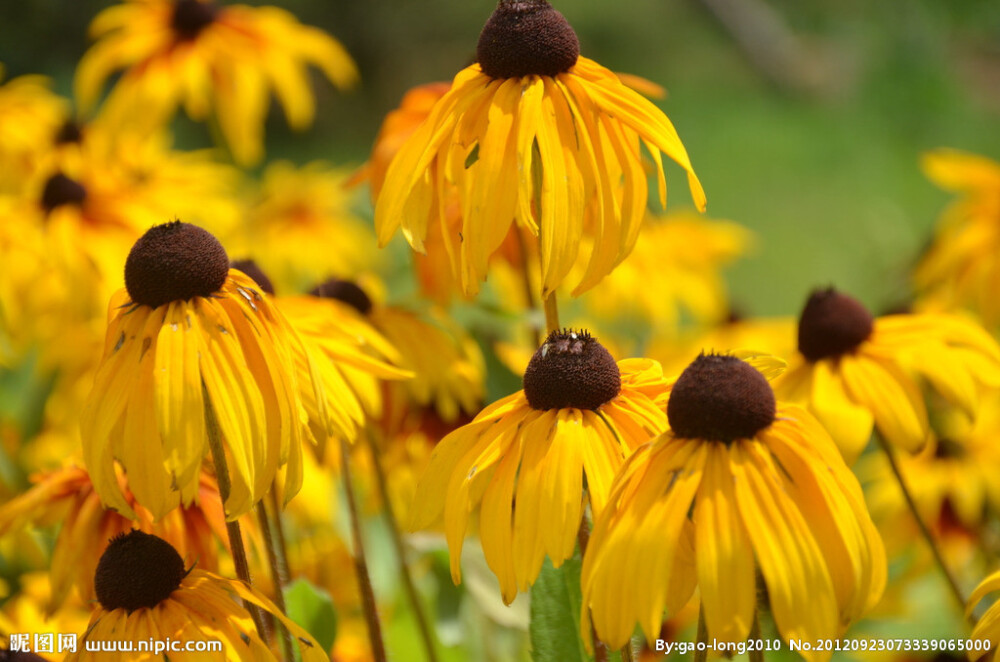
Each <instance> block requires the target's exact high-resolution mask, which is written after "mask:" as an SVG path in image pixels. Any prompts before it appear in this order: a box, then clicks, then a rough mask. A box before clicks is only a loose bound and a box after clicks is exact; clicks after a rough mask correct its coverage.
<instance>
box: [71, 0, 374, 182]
mask: <svg viewBox="0 0 1000 662" xmlns="http://www.w3.org/2000/svg"><path fill="white" fill-rule="evenodd" d="M90 36H91V37H93V38H95V39H98V41H97V43H96V44H95V45H94V46H93V47H91V49H90V50H88V51H87V53H86V54H84V56H83V58H82V59H81V60H80V65H79V68H78V69H77V72H76V81H75V89H76V96H77V99H78V100H79V103H80V108H81V111H82V112H84V113H86V112H89V111H90V110H91V109H92V108H93V107H94V105H95V103H96V102H97V100H98V98H99V97H100V93H101V90H102V88H103V86H104V82H105V81H106V80H107V78H108V77H109V76H110V75H112V74H113V73H115V72H116V71H120V70H124V73H123V74H122V77H121V78H120V79H119V80H118V82H117V83H116V84H115V87H114V89H113V90H112V92H111V94H110V95H109V97H108V99H107V101H106V106H105V108H104V110H103V112H104V114H105V115H106V116H107V118H108V120H109V121H110V122H112V123H115V124H118V123H125V124H128V123H136V122H142V123H145V124H147V125H153V126H158V125H162V124H163V123H164V122H166V121H169V120H170V118H171V117H172V116H173V114H174V112H175V111H176V110H177V107H178V106H180V105H183V106H184V110H185V111H186V112H187V114H188V116H190V117H191V118H192V119H194V120H198V121H201V120H205V119H207V118H208V117H209V116H210V115H212V116H213V117H214V118H215V119H216V120H217V121H218V125H219V128H220V129H221V131H222V135H223V137H224V138H225V140H226V143H227V144H228V146H229V148H230V150H231V151H232V154H233V156H234V158H235V159H236V161H237V162H239V163H241V164H244V165H249V164H254V163H256V162H258V161H260V159H261V157H262V156H263V132H264V119H265V117H266V116H267V111H268V107H269V101H270V100H269V93H270V91H271V90H272V89H273V91H274V93H275V95H276V96H277V98H278V100H279V101H280V102H281V106H282V108H283V109H284V112H285V117H286V118H287V120H288V123H289V125H290V126H291V127H292V128H293V129H296V130H301V129H304V128H306V127H308V126H309V125H310V124H312V121H313V116H314V114H315V103H314V100H313V93H312V90H311V89H310V83H309V77H308V75H307V70H306V65H309V64H311V65H314V66H316V67H318V68H319V69H320V70H321V71H322V72H323V73H324V74H325V75H326V77H327V78H328V79H330V81H332V82H333V83H335V84H336V85H338V86H339V87H349V86H351V85H353V84H354V83H355V82H356V80H357V77H358V73H357V69H356V68H355V65H354V62H353V61H352V60H351V58H350V56H349V55H348V54H347V52H346V51H345V50H344V48H343V46H341V45H340V43H338V42H337V41H336V40H334V39H333V38H331V37H330V36H329V35H327V34H326V33H324V32H323V31H322V30H319V29H317V28H312V27H308V26H305V25H302V24H301V23H299V21H298V20H297V19H296V18H295V17H294V16H293V15H292V14H290V13H289V12H287V11H285V10H283V9H279V8H277V7H248V6H245V5H231V6H220V5H216V4H215V3H214V2H211V1H210V0H205V1H201V0H126V1H125V2H124V3H122V4H119V5H115V6H113V7H109V8H107V9H105V10H104V11H102V12H101V13H100V14H98V15H97V16H96V17H95V18H94V20H93V22H92V23H91V25H90Z"/></svg>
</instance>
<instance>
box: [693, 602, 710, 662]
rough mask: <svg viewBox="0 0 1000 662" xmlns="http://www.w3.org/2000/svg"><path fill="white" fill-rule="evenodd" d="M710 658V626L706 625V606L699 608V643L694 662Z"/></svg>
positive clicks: (701, 661)
mask: <svg viewBox="0 0 1000 662" xmlns="http://www.w3.org/2000/svg"><path fill="white" fill-rule="evenodd" d="M707 659H708V627H707V626H706V625H705V606H704V605H702V606H701V607H699V608H698V645H696V646H695V648H694V662H705V661H706V660H707Z"/></svg>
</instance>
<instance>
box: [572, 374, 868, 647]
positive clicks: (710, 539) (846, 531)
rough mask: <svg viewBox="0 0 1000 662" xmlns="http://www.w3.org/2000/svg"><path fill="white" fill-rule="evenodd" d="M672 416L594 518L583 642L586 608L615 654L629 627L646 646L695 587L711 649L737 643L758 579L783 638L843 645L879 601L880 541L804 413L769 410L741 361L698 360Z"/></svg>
mask: <svg viewBox="0 0 1000 662" xmlns="http://www.w3.org/2000/svg"><path fill="white" fill-rule="evenodd" d="M667 417H668V419H669V423H670V428H671V430H670V431H669V432H667V433H665V434H663V435H662V436H661V437H659V438H658V439H657V440H656V441H654V442H653V443H651V444H647V445H645V446H643V447H642V448H640V449H639V450H637V451H636V452H635V453H634V454H633V455H632V456H631V457H630V458H629V459H628V461H627V462H626V463H625V465H624V466H623V467H622V468H621V470H620V471H619V472H618V475H617V476H616V478H615V482H614V484H613V485H612V486H611V489H610V495H609V498H608V507H607V509H606V510H605V511H604V513H603V514H600V515H598V516H597V518H596V519H597V521H596V525H595V527H594V532H593V535H592V536H591V538H590V544H589V545H588V547H587V551H586V554H585V556H584V561H583V571H582V573H583V574H582V582H583V605H584V610H583V612H584V614H583V619H582V621H583V623H582V626H583V628H584V631H585V632H586V633H587V635H588V636H587V637H585V639H589V630H590V625H589V622H590V621H589V619H588V618H587V611H588V609H589V611H590V614H591V616H592V618H593V625H594V627H595V628H596V631H597V634H598V636H599V637H600V638H601V639H602V640H603V641H605V642H607V644H608V645H609V646H611V647H612V648H617V647H620V646H622V645H623V644H625V642H626V641H628V639H629V637H630V636H631V634H632V630H633V628H634V626H635V623H636V622H637V621H638V623H639V624H640V626H641V627H642V630H643V632H644V634H645V635H646V638H647V640H649V641H652V640H654V639H655V638H656V637H657V634H658V632H659V629H660V623H661V622H662V617H663V609H664V607H666V608H667V609H668V610H669V611H670V612H671V613H674V612H675V611H676V610H677V609H679V608H680V607H681V606H683V605H684V603H685V602H687V600H688V598H689V597H690V595H691V593H692V592H693V591H694V588H695V583H697V586H698V587H699V589H700V592H701V601H702V608H703V610H704V614H705V623H706V626H707V628H708V638H709V640H711V639H719V640H724V641H731V642H737V641H743V640H745V639H746V637H747V635H748V633H749V631H750V627H751V621H752V619H753V617H754V611H755V609H756V603H757V590H756V582H755V569H759V570H760V573H761V575H762V576H763V578H764V581H765V583H766V585H767V595H768V599H769V602H770V609H771V612H772V614H773V615H774V620H775V623H776V625H777V627H778V631H779V632H780V633H781V635H782V636H783V637H785V638H786V639H792V638H800V639H806V640H811V641H815V640H816V639H824V638H827V637H830V638H833V637H837V636H839V635H840V633H841V632H842V629H841V628H842V627H844V626H846V625H847V624H848V623H849V622H851V621H853V620H855V619H857V618H858V617H859V616H860V615H861V614H862V613H863V612H864V611H866V610H867V609H869V608H870V607H872V606H873V605H874V604H875V603H876V602H877V601H878V599H879V596H880V595H881V593H882V590H883V588H884V585H885V582H886V561H885V552H884V550H883V548H882V541H881V539H880V538H879V535H878V532H877V530H876V529H875V527H874V525H873V524H872V522H871V519H870V518H869V516H868V513H867V511H866V510H865V502H864V497H863V495H862V493H861V488H860V486H859V485H858V482H857V480H856V479H855V478H854V476H853V475H852V474H851V472H850V471H849V470H848V468H847V466H846V465H845V464H844V461H843V460H842V459H841V457H840V454H839V453H838V452H837V448H836V446H834V444H833V442H832V440H831V439H830V437H829V435H828V434H827V433H826V432H825V431H824V430H823V429H822V427H820V425H819V424H818V423H817V422H816V420H815V419H814V418H813V417H812V416H810V415H809V414H808V413H807V412H806V411H804V410H802V409H800V408H798V407H795V406H793V405H786V404H784V403H777V402H776V401H775V398H774V393H773V392H772V390H771V387H770V385H769V384H768V382H767V379H766V378H765V377H764V376H763V375H762V374H761V373H760V372H758V371H757V370H756V369H755V368H754V367H752V366H751V365H750V364H749V363H747V362H744V361H741V360H740V359H737V358H736V357H735V356H720V355H703V356H701V357H699V358H698V359H696V360H695V361H694V362H693V363H692V364H691V365H690V366H689V367H688V368H687V369H686V370H685V371H684V372H683V373H682V374H681V376H680V377H679V378H678V379H677V381H676V383H675V384H674V385H673V388H672V390H671V392H670V396H669V401H668V403H667ZM689 514H690V517H689ZM691 545H693V549H694V550H697V554H696V555H695V554H692V553H691V550H690V549H689V547H690V546H691ZM685 559H693V561H686V560H685ZM689 563H693V565H694V567H690V565H689ZM806 655H807V658H808V659H813V660H819V659H827V658H829V655H830V654H829V653H817V652H813V653H810V654H806Z"/></svg>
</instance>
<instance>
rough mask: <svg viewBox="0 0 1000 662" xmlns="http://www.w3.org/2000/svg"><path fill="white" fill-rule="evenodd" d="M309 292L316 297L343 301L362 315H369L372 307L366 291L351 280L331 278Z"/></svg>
mask: <svg viewBox="0 0 1000 662" xmlns="http://www.w3.org/2000/svg"><path fill="white" fill-rule="evenodd" d="M309 294H311V295H313V296H314V297H323V298H324V299H336V300H337V301H343V302H344V303H346V304H348V305H349V306H353V307H354V309H355V310H357V311H358V312H359V313H361V314H362V315H367V314H368V313H369V312H371V309H372V300H371V299H370V298H369V297H368V295H367V294H366V293H365V291H364V290H363V289H361V287H360V286H359V285H358V284H357V283H355V282H353V281H349V280H340V279H339V278H331V279H329V280H326V281H323V282H322V283H320V284H319V285H317V286H316V287H314V288H312V289H311V290H309Z"/></svg>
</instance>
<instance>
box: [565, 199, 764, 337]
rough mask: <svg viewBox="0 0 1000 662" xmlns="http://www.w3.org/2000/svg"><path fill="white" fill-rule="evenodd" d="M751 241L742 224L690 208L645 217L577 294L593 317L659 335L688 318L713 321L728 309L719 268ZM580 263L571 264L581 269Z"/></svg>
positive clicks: (677, 326)
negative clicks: (638, 323) (603, 273)
mask: <svg viewBox="0 0 1000 662" xmlns="http://www.w3.org/2000/svg"><path fill="white" fill-rule="evenodd" d="M752 244H753V234H752V233H751V232H750V231H749V230H747V229H746V228H744V227H743V226H741V225H739V224H737V223H734V222H732V221H724V220H709V219H706V218H702V217H701V216H700V215H698V214H695V213H694V212H692V211H690V210H688V211H683V212H675V213H672V214H667V215H665V216H663V217H659V218H655V217H654V218H649V219H648V220H647V222H645V223H644V224H643V226H642V230H641V231H640V232H639V241H638V243H636V246H635V249H634V250H633V251H632V252H631V253H630V254H629V256H628V257H627V258H626V259H625V260H624V261H623V262H622V263H621V264H619V265H618V266H617V267H616V268H615V270H614V271H613V272H611V273H610V274H608V276H607V278H605V279H604V280H603V281H601V283H600V285H598V286H597V287H596V288H594V289H593V290H592V291H590V292H589V293H588V295H587V296H584V297H582V300H583V303H584V306H586V308H587V310H588V312H589V313H590V315H592V316H593V317H595V318H597V319H602V320H614V319H616V318H620V317H622V316H623V315H625V316H630V317H632V318H633V319H635V318H638V319H640V320H645V321H647V322H648V323H649V324H651V325H652V326H653V327H654V328H655V329H658V330H660V331H661V332H662V333H671V332H677V331H678V330H679V327H680V325H681V323H682V321H686V320H688V319H690V320H692V321H694V322H695V323H697V324H700V325H710V324H718V323H720V322H721V321H723V320H724V319H725V317H726V314H727V313H728V311H729V297H728V293H727V289H726V284H725V281H724V279H723V275H722V269H723V268H724V267H726V266H728V265H729V264H730V263H732V262H733V261H735V260H736V259H737V258H739V257H741V256H743V255H745V254H746V253H747V252H748V251H749V250H750V248H751V247H752ZM585 266H586V265H584V264H580V263H578V265H577V268H578V269H579V271H580V272H581V273H582V272H583V268H584V267H585ZM754 347H756V345H754Z"/></svg>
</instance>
